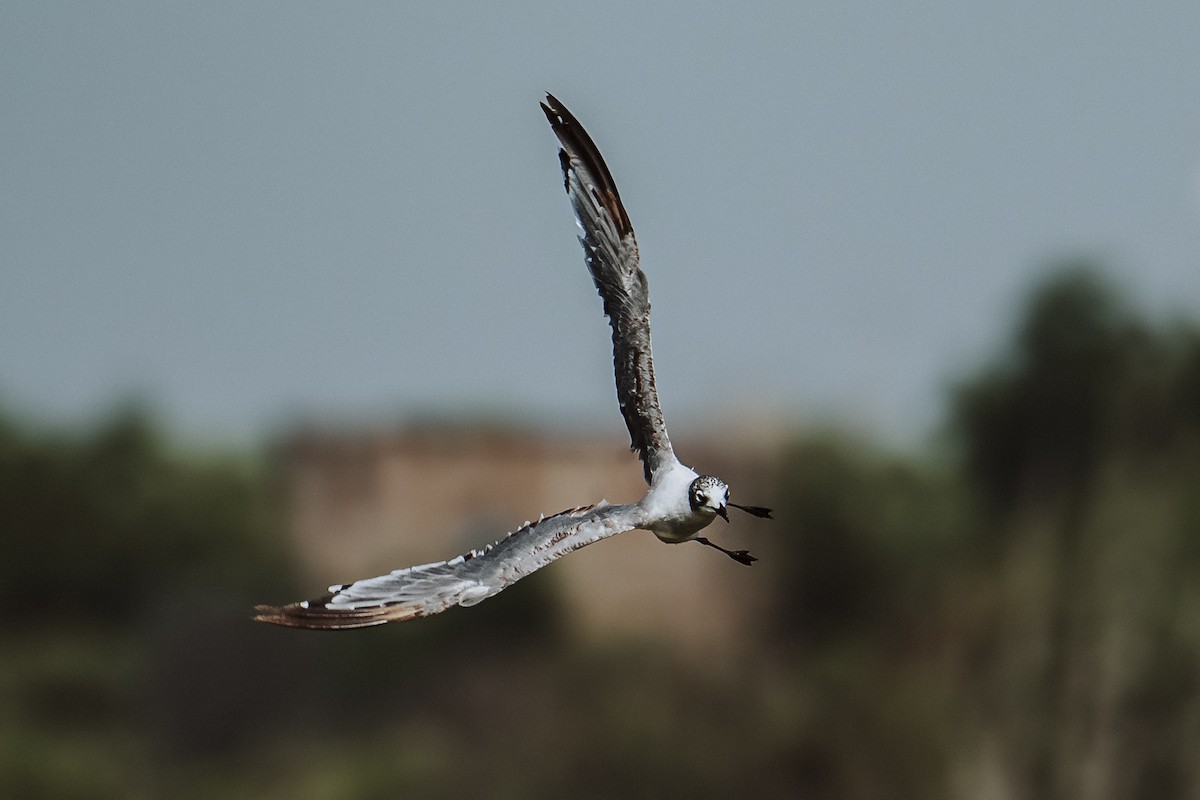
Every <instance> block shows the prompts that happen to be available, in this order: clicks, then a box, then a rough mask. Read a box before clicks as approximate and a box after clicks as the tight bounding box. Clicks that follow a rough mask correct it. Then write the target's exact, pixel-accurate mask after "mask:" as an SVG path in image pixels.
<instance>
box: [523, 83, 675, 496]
mask: <svg viewBox="0 0 1200 800" xmlns="http://www.w3.org/2000/svg"><path fill="white" fill-rule="evenodd" d="M542 110H543V111H544V112H546V118H547V119H548V120H550V125H551V127H552V128H553V129H554V133H555V134H556V135H557V136H558V140H559V142H561V143H562V149H561V150H559V151H558V157H559V161H560V163H561V164H562V170H563V182H564V184H565V185H566V189H567V195H568V197H570V199H571V205H572V207H573V208H574V210H575V218H576V220H577V221H578V222H579V227H580V229H581V230H582V231H583V236H581V237H579V242H580V244H582V245H583V251H584V256H585V259H586V261H587V266H588V270H589V271H590V272H591V273H592V280H593V281H594V282H595V284H596V288H597V289H598V290H599V291H600V297H601V299H602V300H603V301H604V313H605V314H606V315H608V320H609V323H610V324H611V325H612V338H613V367H614V371H615V373H616V379H617V401H618V402H619V403H620V405H621V414H622V416H624V417H625V425H626V427H628V428H629V438H630V447H631V448H632V449H633V450H635V451H636V452H637V454H638V457H639V458H641V460H642V464H643V466H644V467H645V474H646V482H647V483H651V482H652V479H653V477H654V475H655V474H657V473H658V472H659V471H660V470H661V469H663V468H665V467H667V466H669V465H670V464H671V463H673V462H674V461H675V454H674V452H672V450H671V440H670V439H669V438H667V426H666V424H665V423H664V422H663V415H662V409H661V408H660V407H659V404H658V389H657V388H656V387H655V384H654V359H653V357H652V355H651V352H650V295H649V291H648V289H647V287H646V275H645V273H643V272H642V270H641V268H640V267H639V266H638V247H637V239H636V238H635V237H634V235H633V226H632V225H631V224H630V223H629V215H628V214H626V213H625V207H624V206H622V205H621V196H620V195H619V194H617V185H616V183H614V182H613V179H612V175H611V174H610V173H609V171H608V167H607V166H605V164H604V159H603V158H601V156H600V151H599V150H597V149H596V145H595V144H594V143H593V142H592V139H591V137H590V136H588V134H587V131H585V130H584V129H583V126H582V125H580V124H579V120H577V119H575V117H574V116H572V114H571V112H570V111H568V110H567V109H566V108H565V107H564V106H563V104H562V103H560V102H559V101H558V100H557V99H556V98H555V97H554V95H550V94H548V95H546V102H545V103H542Z"/></svg>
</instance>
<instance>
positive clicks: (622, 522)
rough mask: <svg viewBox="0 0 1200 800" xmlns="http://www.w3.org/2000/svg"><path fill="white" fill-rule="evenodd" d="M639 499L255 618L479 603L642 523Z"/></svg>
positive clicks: (337, 616) (296, 618) (314, 625)
mask: <svg viewBox="0 0 1200 800" xmlns="http://www.w3.org/2000/svg"><path fill="white" fill-rule="evenodd" d="M642 513H643V512H642V511H641V509H640V508H639V507H638V506H636V505H615V506H614V505H609V504H607V503H605V502H603V501H601V502H600V503H598V504H597V505H594V506H582V507H580V508H573V509H570V510H568V511H564V512H562V513H561V514H555V515H554V516H552V517H546V518H544V519H541V520H538V521H537V522H529V523H526V524H525V525H524V526H523V527H521V528H519V529H518V530H516V531H515V532H513V533H510V534H509V535H508V536H506V537H505V538H503V539H501V540H500V541H498V542H496V543H495V544H493V545H490V546H488V547H485V548H484V549H483V550H472V551H471V552H469V553H466V554H464V555H461V556H458V557H456V558H452V559H450V560H449V561H438V562H435V563H433V564H422V565H420V566H416V567H405V568H404V569H397V570H393V571H392V572H389V573H388V574H387V575H381V576H379V577H378V578H367V579H366V580H361V581H355V582H354V583H350V584H346V585H344V586H330V587H329V594H326V595H324V596H323V597H318V598H316V599H314V600H303V601H301V602H299V603H292V604H291V605H286V606H258V607H257V608H256V609H255V610H256V611H257V612H258V614H257V615H256V616H255V617H254V619H256V620H257V621H259V622H270V623H272V624H275V625H283V626H286V627H289V628H311V629H314V630H344V629H347V628H366V627H370V626H372V625H382V624H384V623H385V622H398V621H402V620H407V619H415V618H416V617H427V616H429V615H431V614H437V613H440V612H442V611H445V610H446V609H448V608H451V607H453V606H473V605H475V604H476V603H480V602H482V601H484V600H486V599H487V598H489V597H491V596H492V595H494V594H496V593H498V592H500V591H501V590H502V589H504V588H505V587H507V586H509V585H510V584H512V583H514V582H516V581H518V580H520V579H521V578H523V577H525V576H526V575H528V574H530V573H531V572H534V571H536V570H539V569H541V568H542V567H544V566H546V565H547V564H549V563H550V562H551V561H554V560H555V559H558V558H561V557H562V556H564V555H566V554H567V553H570V552H571V551H573V550H578V549H579V548H580V547H584V546H586V545H589V544H592V543H593V542H598V541H600V540H601V539H605V538H607V537H609V536H614V535H616V534H618V533H624V532H625V531H629V530H633V529H634V528H636V527H638V524H639V523H640V522H642V519H641V517H642Z"/></svg>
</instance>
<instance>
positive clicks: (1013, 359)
mask: <svg viewBox="0 0 1200 800" xmlns="http://www.w3.org/2000/svg"><path fill="white" fill-rule="evenodd" d="M1134 334H1135V329H1134V328H1133V326H1132V324H1131V323H1130V321H1129V317H1128V312H1127V310H1126V309H1125V308H1124V307H1123V306H1122V304H1121V303H1120V302H1119V301H1118V300H1117V298H1116V295H1115V292H1113V291H1112V290H1111V289H1110V288H1109V287H1108V286H1106V285H1105V284H1104V283H1102V282H1101V280H1100V279H1099V278H1098V277H1097V274H1096V272H1095V271H1094V270H1093V269H1091V268H1090V267H1088V266H1086V265H1083V264H1071V265H1068V266H1067V267H1065V268H1064V269H1062V270H1061V271H1060V272H1058V273H1056V274H1055V276H1054V277H1053V278H1052V279H1050V280H1049V281H1047V282H1046V283H1045V284H1043V285H1042V286H1040V287H1039V288H1037V289H1036V290H1035V291H1034V293H1033V295H1032V296H1031V298H1030V300H1029V303H1028V307H1027V310H1026V311H1025V316H1024V319H1023V320H1022V322H1021V323H1020V324H1019V326H1018V330H1017V335H1016V339H1015V341H1014V343H1013V346H1012V349H1011V351H1010V352H1009V353H1008V354H1006V355H1005V356H1004V357H1003V358H1002V359H1001V360H1000V361H999V362H998V363H996V364H994V365H992V366H990V367H988V368H986V369H985V370H984V371H983V373H981V374H980V375H978V376H977V377H975V378H973V379H971V380H969V381H968V382H966V383H964V384H963V385H961V386H960V387H959V388H958V390H957V392H956V393H955V397H954V399H953V412H952V425H953V427H954V428H955V430H956V433H957V436H958V439H959V441H960V443H961V445H962V448H963V460H964V466H965V469H966V471H967V474H968V475H969V476H970V478H971V479H972V480H973V481H974V483H975V485H976V486H978V487H979V489H980V490H981V491H982V493H983V495H984V496H985V497H986V498H987V500H988V501H989V502H990V503H991V504H992V506H993V508H994V509H995V510H996V511H998V512H1000V513H1002V514H1007V513H1009V512H1011V511H1013V510H1014V507H1015V506H1016V504H1017V501H1018V500H1019V499H1020V498H1021V497H1023V496H1032V497H1043V496H1056V497H1059V498H1063V499H1066V498H1070V499H1071V500H1073V501H1076V502H1078V501H1080V500H1081V498H1080V493H1081V492H1082V491H1083V490H1084V489H1085V487H1086V486H1087V485H1088V482H1089V481H1090V479H1091V478H1092V475H1093V471H1094V469H1095V467H1096V465H1097V464H1098V463H1099V452H1100V450H1101V449H1102V448H1103V447H1104V446H1105V443H1106V441H1107V440H1108V439H1109V438H1110V436H1111V434H1112V433H1113V427H1114V425H1115V424H1116V419H1115V416H1116V412H1117V410H1118V409H1117V403H1118V401H1119V399H1120V393H1121V391H1122V390H1123V389H1124V388H1125V387H1126V383H1127V380H1128V377H1129V375H1130V371H1131V369H1132V367H1133V364H1134V363H1135V359H1134V355H1135V353H1136V351H1137V349H1138V348H1137V346H1136V337H1135V335H1134Z"/></svg>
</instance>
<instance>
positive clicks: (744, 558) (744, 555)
mask: <svg viewBox="0 0 1200 800" xmlns="http://www.w3.org/2000/svg"><path fill="white" fill-rule="evenodd" d="M696 541H697V542H699V543H700V544H703V545H708V546H709V547H714V548H716V549H717V550H720V551H721V552H722V553H724V554H725V555H727V556H729V557H730V558H732V559H733V560H734V561H736V562H738V563H739V564H745V565H746V566H747V567H748V566H750V565H751V564H753V563H754V562H755V561H758V559H757V558H755V557H754V556H752V555H750V553H748V552H746V551H745V550H726V549H725V548H724V547H721V545H719V544H715V543H713V542H710V541H709V540H708V539H705V538H704V537H703V536H697V537H696Z"/></svg>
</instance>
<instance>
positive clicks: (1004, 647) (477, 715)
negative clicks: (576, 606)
mask: <svg viewBox="0 0 1200 800" xmlns="http://www.w3.org/2000/svg"><path fill="white" fill-rule="evenodd" d="M491 435H495V434H494V433H493V434H491ZM621 445H622V443H621V442H613V443H612V448H613V451H614V452H617V451H619V450H620V448H621ZM681 446H682V447H683V449H685V450H686V449H687V448H686V444H684V443H681ZM697 455H700V456H702V455H703V454H702V453H697ZM725 457H726V458H729V459H731V460H732V461H734V462H737V463H751V462H749V461H746V459H747V458H748V456H746V455H745V454H741V453H736V452H730V453H729V454H727V455H726V456H725ZM739 459H741V461H739ZM689 460H692V461H694V462H695V463H696V465H697V466H700V467H705V468H707V466H708V465H706V464H703V463H701V462H700V460H699V458H690V457H689ZM288 463H289V461H288V458H287V451H286V448H279V447H276V448H273V449H272V450H270V451H269V452H268V453H266V454H264V455H261V456H247V455H244V454H226V453H196V452H189V451H185V450H182V449H180V448H179V447H178V446H176V445H174V444H173V443H172V441H171V438H170V437H169V436H168V435H167V434H166V433H165V432H163V431H161V430H159V429H158V428H156V426H155V425H154V423H153V422H152V421H151V420H150V419H149V418H148V417H147V415H146V414H144V413H141V412H138V411H136V410H134V411H130V412H127V413H124V414H121V415H118V416H116V417H115V418H112V419H109V420H107V421H104V422H102V423H100V424H98V425H96V426H95V427H94V429H91V430H83V431H60V430H40V429H35V428H34V427H32V426H29V425H27V424H24V423H23V422H22V421H21V420H20V419H18V418H16V417H15V416H13V415H8V416H7V417H6V418H5V419H4V420H3V421H2V422H0V531H2V536H0V597H2V598H3V600H4V607H5V608H6V610H7V613H6V614H5V615H4V617H3V622H2V623H0V652H2V653H3V655H2V656H0V709H3V712H0V797H5V798H9V797H11V798H105V797H114V798H117V797H120V798H143V797H144V798H159V797H171V798H193V797H194V798H202V797H221V798H239V797H241V798H288V800H306V799H307V798H314V799H315V798H376V797H379V798H382V797H395V796H406V797H456V798H458V797H521V798H527V797H547V798H550V797H583V798H587V797H597V798H599V797H613V796H622V797H689V798H694V797H729V796H754V797H780V798H783V797H788V798H791V797H796V796H802V797H806V798H842V797H853V798H897V797H911V798H939V797H947V798H949V797H972V798H978V797H982V798H1077V797H1087V798H1172V797H1193V798H1196V797H1200V766H1198V764H1197V760H1196V757H1195V756H1196V753H1198V752H1200V683H1198V679H1200V491H1198V489H1200V328H1198V327H1197V325H1196V324H1195V323H1193V322H1189V321H1166V322H1164V321H1160V320H1153V319H1147V318H1145V316H1144V315H1142V314H1141V313H1140V312H1139V311H1138V310H1137V309H1136V308H1132V307H1130V306H1129V305H1128V304H1127V303H1125V302H1124V301H1123V300H1122V298H1121V296H1120V294H1119V292H1118V291H1117V290H1116V289H1114V288H1113V287H1112V286H1109V285H1107V284H1106V283H1105V282H1104V281H1103V279H1102V278H1100V277H1098V274H1097V273H1096V272H1094V271H1092V270H1089V269H1087V268H1086V267H1083V266H1078V267H1072V268H1068V269H1064V270H1062V271H1060V272H1059V273H1057V274H1056V276H1055V277H1054V278H1052V279H1050V280H1048V281H1047V282H1046V283H1044V284H1043V285H1041V286H1039V287H1036V288H1035V289H1034V290H1033V291H1032V292H1031V294H1030V297H1029V299H1028V302H1027V303H1026V305H1025V307H1024V308H1023V310H1022V315H1021V317H1020V319H1018V320H1017V321H1016V323H1015V325H1014V331H1013V333H1012V337H1011V341H1009V342H1006V343H1004V344H1003V345H1002V346H1001V347H1000V348H999V349H998V352H997V354H996V355H995V356H994V358H992V359H991V360H990V361H989V362H988V363H986V364H983V365H981V366H980V367H979V368H978V369H977V371H975V372H974V373H973V374H970V375H967V376H965V377H964V378H963V379H962V380H961V382H960V383H959V384H958V385H957V386H956V387H955V389H954V390H953V394H952V397H951V402H950V414H949V417H948V419H947V420H946V423H945V429H944V435H943V436H942V438H941V440H940V441H939V442H938V443H937V444H936V445H935V446H931V447H930V448H929V450H928V451H926V452H910V453H895V452H888V451H886V450H884V449H882V448H881V447H878V446H876V445H874V444H873V443H872V442H870V441H865V440H864V439H863V438H862V437H861V436H857V437H856V436H849V435H839V434H835V433H828V432H826V433H820V434H809V433H803V432H799V433H795V434H793V435H792V436H791V437H790V439H789V440H788V441H787V442H785V446H784V447H783V448H782V449H781V453H780V454H779V455H778V456H777V458H775V459H774V460H773V461H772V468H771V469H772V472H773V473H774V474H768V475H758V476H757V478H756V479H757V481H758V482H759V484H760V485H758V486H754V487H749V486H741V485H736V484H735V485H734V491H735V492H738V493H739V494H740V496H742V497H743V498H745V499H746V500H747V502H761V503H764V504H767V505H774V506H775V507H776V508H777V509H778V513H777V514H776V516H777V521H776V522H774V523H771V524H769V525H766V524H764V525H763V526H761V527H759V526H755V527H749V526H747V527H746V528H745V529H744V530H745V534H744V538H742V539H740V540H739V541H738V546H747V547H750V548H751V549H752V550H753V551H754V552H756V554H758V555H760V556H762V560H761V561H760V562H759V563H758V564H756V565H755V566H754V568H753V569H751V570H744V569H743V568H741V567H738V566H737V565H735V564H732V563H727V561H726V560H724V559H719V556H717V555H716V554H713V553H710V552H707V551H705V550H704V549H703V548H699V547H696V548H694V550H695V551H697V552H682V551H686V549H687V546H681V547H679V548H666V547H662V546H659V545H656V543H654V542H652V541H649V542H646V543H645V544H646V545H647V546H648V547H657V548H658V549H659V550H660V551H662V553H663V554H664V556H665V557H668V558H667V561H666V562H664V563H669V561H670V557H675V556H678V557H679V558H680V559H683V558H701V559H703V557H705V556H707V557H709V560H708V562H706V564H707V565H706V567H705V570H709V571H711V570H712V569H726V570H730V571H740V572H734V575H736V580H745V579H753V581H754V584H755V591H756V592H759V593H761V596H760V597H758V598H757V599H756V600H755V601H754V608H755V612H756V618H755V619H754V621H753V623H752V624H750V623H747V629H746V630H745V631H744V632H742V634H741V635H740V636H739V637H738V638H737V639H736V641H735V642H734V644H733V645H732V646H730V644H729V641H728V640H725V639H723V640H722V643H721V645H720V646H718V645H717V644H716V642H715V640H714V644H713V646H712V648H711V650H708V651H706V650H705V648H704V647H703V643H701V644H700V645H696V644H695V643H693V644H691V645H689V646H688V647H684V648H681V647H678V646H676V644H675V643H672V642H670V640H668V639H666V638H662V637H657V636H655V635H653V634H652V633H648V632H647V631H645V630H641V629H639V628H638V627H637V626H636V625H631V626H630V628H629V630H628V631H627V632H626V633H625V634H623V635H622V634H621V633H620V632H615V633H612V635H608V636H605V637H604V638H602V639H595V638H590V637H585V636H580V635H578V634H579V631H578V630H577V627H578V621H577V620H576V619H575V618H573V617H572V616H571V614H572V612H571V610H570V609H571V608H573V606H572V605H571V604H570V603H567V602H564V601H562V598H561V592H562V591H563V590H562V581H561V580H560V577H559V576H560V574H565V572H564V570H565V569H566V567H567V562H565V561H564V562H563V563H562V564H559V565H554V566H551V567H549V568H547V569H546V570H543V571H542V572H539V573H537V574H536V575H534V576H531V577H530V578H528V579H526V580H524V581H522V582H521V583H520V584H518V585H517V586H514V587H512V588H511V589H509V590H508V591H505V592H504V593H502V594H501V595H499V596H497V597H496V598H493V599H491V600H489V601H488V602H486V603H484V604H482V605H480V606H479V607H477V608H473V609H470V610H461V609H457V610H452V611H450V612H448V613H446V614H444V615H440V616H438V617H433V618H430V619H426V620H419V621H416V622H413V623H408V624H404V625H395V626H385V627H383V628H381V629H376V630H367V631H360V632H356V633H350V634H312V633H308V632H302V631H287V630H277V629H273V628H268V627H266V626H258V625H254V624H252V623H251V622H249V621H248V616H249V610H250V608H251V607H252V605H253V604H254V603H255V602H261V601H279V600H286V599H298V598H300V597H303V596H308V595H309V594H311V592H312V589H313V585H312V583H311V582H312V581H313V580H314V578H317V579H321V577H320V576H313V575H312V574H311V572H312V571H313V570H314V567H313V566H312V565H309V566H308V567H307V568H306V569H304V570H302V569H301V568H300V567H301V564H300V558H301V555H302V554H301V553H300V552H299V551H298V549H297V547H296V543H295V541H294V540H292V539H290V538H289V529H290V526H289V524H288V521H289V520H290V519H292V517H291V515H292V514H293V513H294V511H295V509H294V507H291V506H290V505H289V498H293V499H294V495H293V494H291V493H290V491H288V489H287V487H288V486H289V483H288V474H289V473H288V472H287V469H286V465H287V464H288ZM631 470H633V472H634V477H635V478H636V468H634V467H631ZM714 471H717V470H714ZM434 477H436V476H434ZM543 510H553V509H530V510H529V511H528V512H524V513H523V515H522V517H521V519H524V517H525V516H529V515H531V514H536V513H538V512H539V511H543ZM521 519H513V520H507V521H503V522H502V524H503V525H505V526H506V527H511V524H512V523H519V522H520V521H521ZM329 535H330V536H331V537H332V536H335V535H336V532H333V531H331V532H330V534H329ZM633 536H634V537H636V536H637V534H634V535H633ZM489 537H490V534H489V535H488V536H485V537H484V538H489ZM608 544H614V545H615V544H616V543H615V542H613V543H603V544H600V545H597V546H596V547H595V548H588V549H587V550H584V551H582V552H580V553H578V554H576V555H573V556H572V557H571V558H572V559H575V558H579V559H585V558H588V557H589V556H590V555H592V554H593V551H595V552H596V553H599V552H601V549H602V548H605V547H606V546H607V545H608ZM613 552H615V550H614V551H613ZM605 564H606V567H607V568H608V569H611V570H613V571H614V580H616V579H617V577H618V576H617V574H616V572H617V571H619V570H621V569H622V566H621V564H619V563H612V562H611V560H608V561H606V562H605ZM633 568H634V567H633V566H632V565H630V567H629V569H631V570H632V569H633ZM302 572H303V574H301V573H302ZM706 574H707V573H706ZM346 577H351V576H344V575H340V574H339V575H330V576H328V579H329V580H340V579H343V578H346ZM641 579H642V580H646V579H647V578H645V577H642V578H641ZM735 585H736V584H735ZM716 586H717V584H716V583H715V582H714V591H716ZM720 586H721V589H720V590H721V591H729V586H730V584H728V583H721V584H720ZM698 608H700V612H699V613H704V612H703V607H702V606H698ZM697 659H702V660H703V664H702V667H699V668H698V667H696V666H694V664H695V662H696V660H697Z"/></svg>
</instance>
